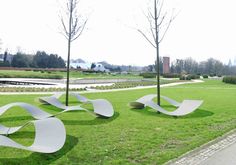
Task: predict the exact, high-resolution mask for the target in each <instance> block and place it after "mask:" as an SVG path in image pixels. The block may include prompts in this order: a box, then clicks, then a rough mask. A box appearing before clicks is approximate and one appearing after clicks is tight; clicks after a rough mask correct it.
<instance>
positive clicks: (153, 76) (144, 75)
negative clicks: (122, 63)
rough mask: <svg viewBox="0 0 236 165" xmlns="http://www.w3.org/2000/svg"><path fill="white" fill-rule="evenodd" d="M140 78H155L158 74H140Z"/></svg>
mask: <svg viewBox="0 0 236 165" xmlns="http://www.w3.org/2000/svg"><path fill="white" fill-rule="evenodd" d="M140 76H143V78H155V77H156V73H140Z"/></svg>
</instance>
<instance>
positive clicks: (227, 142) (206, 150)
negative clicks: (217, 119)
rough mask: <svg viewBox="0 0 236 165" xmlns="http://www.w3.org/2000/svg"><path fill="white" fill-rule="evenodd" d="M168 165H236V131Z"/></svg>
mask: <svg viewBox="0 0 236 165" xmlns="http://www.w3.org/2000/svg"><path fill="white" fill-rule="evenodd" d="M166 165H236V130H233V131H231V132H229V133H227V134H225V135H224V136H222V137H219V138H217V139H215V140H213V141H211V142H209V143H207V144H205V145H203V146H201V147H199V148H197V149H195V150H193V151H190V152H189V153H187V154H184V155H183V156H181V157H180V158H178V159H177V160H172V161H170V162H167V163H166Z"/></svg>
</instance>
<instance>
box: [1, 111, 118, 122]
mask: <svg viewBox="0 0 236 165" xmlns="http://www.w3.org/2000/svg"><path fill="white" fill-rule="evenodd" d="M66 113H71V115H73V114H76V115H78V118H75V117H74V119H73V120H64V119H61V118H60V116H63V114H61V115H58V116H56V117H57V118H60V120H62V122H63V123H64V124H65V125H101V124H108V123H110V122H112V121H113V120H115V119H116V118H118V117H119V116H120V113H118V112H115V113H114V115H113V116H112V117H111V118H107V117H102V116H98V117H95V116H94V118H93V119H91V120H90V119H88V120H83V119H81V118H80V115H79V113H88V112H85V111H75V112H66ZM88 115H90V114H88ZM30 120H35V119H33V118H32V117H31V116H17V117H3V118H1V119H0V121H1V122H12V121H22V122H24V123H26V122H27V121H30ZM24 123H23V124H24Z"/></svg>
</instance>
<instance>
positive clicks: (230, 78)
mask: <svg viewBox="0 0 236 165" xmlns="http://www.w3.org/2000/svg"><path fill="white" fill-rule="evenodd" d="M223 82H224V83H229V84H236V76H225V77H224V78H223Z"/></svg>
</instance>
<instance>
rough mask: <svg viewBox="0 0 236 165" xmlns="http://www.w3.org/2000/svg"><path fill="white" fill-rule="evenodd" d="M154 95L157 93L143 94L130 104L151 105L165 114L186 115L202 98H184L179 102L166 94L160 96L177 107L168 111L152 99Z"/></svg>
mask: <svg viewBox="0 0 236 165" xmlns="http://www.w3.org/2000/svg"><path fill="white" fill-rule="evenodd" d="M155 97H157V95H155V94H150V95H146V96H143V97H141V98H140V99H138V100H136V101H134V102H131V103H130V106H131V107H132V108H138V109H140V108H144V107H151V108H152V109H155V110H156V111H158V112H161V113H163V114H166V115H170V116H184V115H187V114H189V113H192V112H193V111H195V110H196V109H197V108H198V107H200V106H201V104H202V103H203V101H202V100H184V101H183V102H182V103H179V102H177V101H175V100H173V99H170V98H168V97H166V96H161V98H163V99H164V100H166V101H167V102H169V103H170V104H171V105H173V106H175V107H177V109H176V110H174V111H172V112H170V111H167V110H165V109H164V108H162V107H161V106H159V105H157V103H155V102H154V101H153V99H154V98H155Z"/></svg>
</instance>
